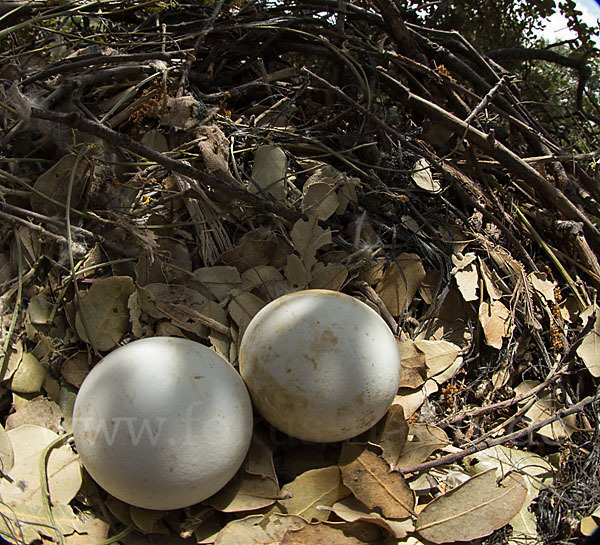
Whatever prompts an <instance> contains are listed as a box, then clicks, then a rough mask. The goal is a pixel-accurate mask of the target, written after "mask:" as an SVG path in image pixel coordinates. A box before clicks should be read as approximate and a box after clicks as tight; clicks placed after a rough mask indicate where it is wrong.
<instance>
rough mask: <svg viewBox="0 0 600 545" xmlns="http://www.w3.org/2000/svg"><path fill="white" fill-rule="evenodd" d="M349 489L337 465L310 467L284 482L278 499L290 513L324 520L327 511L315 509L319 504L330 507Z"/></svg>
mask: <svg viewBox="0 0 600 545" xmlns="http://www.w3.org/2000/svg"><path fill="white" fill-rule="evenodd" d="M349 494H350V491H349V490H348V489H347V488H346V487H345V486H344V484H343V483H342V476H341V474H340V469H339V468H338V467H337V466H331V467H324V468H322V469H311V470H310V471H306V472H305V473H302V475H299V476H298V477H296V478H295V479H294V480H293V481H292V482H291V483H289V484H286V485H285V486H284V487H283V488H282V490H281V495H282V497H284V498H286V497H287V496H290V497H289V498H287V499H283V500H279V504H280V505H281V506H283V508H284V509H285V510H286V512H287V513H288V514H290V515H299V516H301V517H302V518H304V519H306V520H308V521H310V520H312V519H315V520H326V519H327V517H328V516H329V513H327V512H326V511H323V510H319V509H317V508H318V507H319V506H325V507H331V506H332V505H333V504H334V503H335V502H337V501H339V500H341V499H342V498H345V497H346V496H348V495H349Z"/></svg>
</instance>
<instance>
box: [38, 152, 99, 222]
mask: <svg viewBox="0 0 600 545" xmlns="http://www.w3.org/2000/svg"><path fill="white" fill-rule="evenodd" d="M76 159H77V156H76V155H73V154H69V155H63V156H62V157H61V158H60V159H59V160H58V162H57V163H55V164H54V165H53V166H51V167H50V168H49V169H48V170H47V171H46V172H44V173H43V174H42V175H40V176H39V177H38V179H37V180H36V182H35V184H34V185H33V187H34V189H35V192H32V193H31V208H32V210H34V211H35V212H40V213H41V214H45V215H46V216H60V217H64V214H65V207H64V206H60V205H58V204H55V203H53V202H51V200H53V201H56V202H58V203H61V204H62V205H65V206H66V202H67V192H68V190H69V180H70V179H71V175H72V173H73V169H74V168H75V162H76ZM89 172H90V163H89V162H88V161H87V160H86V159H82V160H81V161H79V163H78V165H77V169H76V170H75V175H74V178H73V188H72V195H71V207H73V208H76V207H77V206H78V204H79V202H80V201H81V198H82V197H83V194H84V193H85V189H86V185H87V179H88V175H89ZM40 193H41V194H42V195H40ZM43 195H45V196H46V197H48V198H44V196H43ZM49 199H51V200H49Z"/></svg>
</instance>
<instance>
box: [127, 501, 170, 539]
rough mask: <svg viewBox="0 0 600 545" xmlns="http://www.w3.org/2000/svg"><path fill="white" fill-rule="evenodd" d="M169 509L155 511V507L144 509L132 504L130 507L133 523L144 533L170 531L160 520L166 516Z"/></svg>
mask: <svg viewBox="0 0 600 545" xmlns="http://www.w3.org/2000/svg"><path fill="white" fill-rule="evenodd" d="M166 514H167V511H155V510H153V509H143V508H141V507H136V506H134V505H131V506H130V507H129V516H130V517H131V520H132V521H133V523H134V524H135V525H136V526H137V527H138V528H139V529H140V530H142V531H143V532H144V533H150V532H153V533H168V531H166V527H165V526H164V524H161V523H160V520H161V519H162V518H164V517H165V516H166Z"/></svg>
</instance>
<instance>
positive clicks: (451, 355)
mask: <svg viewBox="0 0 600 545" xmlns="http://www.w3.org/2000/svg"><path fill="white" fill-rule="evenodd" d="M415 346H416V347H417V348H418V349H419V350H421V351H422V352H423V353H424V354H425V364H426V366H427V378H431V377H434V376H436V375H439V374H440V373H442V372H444V371H445V370H446V369H448V367H450V366H451V365H452V364H453V363H454V361H455V360H456V358H457V357H458V354H459V353H460V348H459V347H458V346H456V345H455V344H453V343H450V342H447V341H426V340H418V341H415Z"/></svg>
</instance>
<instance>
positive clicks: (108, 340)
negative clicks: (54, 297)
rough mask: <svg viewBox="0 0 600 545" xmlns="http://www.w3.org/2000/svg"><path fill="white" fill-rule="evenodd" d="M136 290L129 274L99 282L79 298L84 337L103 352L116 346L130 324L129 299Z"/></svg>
mask: <svg viewBox="0 0 600 545" xmlns="http://www.w3.org/2000/svg"><path fill="white" fill-rule="evenodd" d="M133 290H134V285H133V280H132V279H131V278H130V277H129V276H112V277H109V278H102V279H100V280H98V281H97V282H95V283H94V284H93V285H92V287H91V288H90V289H89V291H88V292H87V294H86V295H85V296H84V297H82V298H80V299H79V302H78V309H77V316H76V322H75V325H76V328H77V333H78V335H79V336H80V337H81V339H82V340H84V341H85V342H89V343H90V344H91V345H92V346H94V347H95V348H96V349H97V350H100V351H102V352H105V351H107V350H110V349H111V348H114V347H115V346H116V345H117V343H118V342H119V341H120V340H121V338H122V337H123V335H124V334H125V332H126V331H127V327H128V326H129V310H128V308H127V300H128V299H129V296H130V295H131V294H132V293H133Z"/></svg>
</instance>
